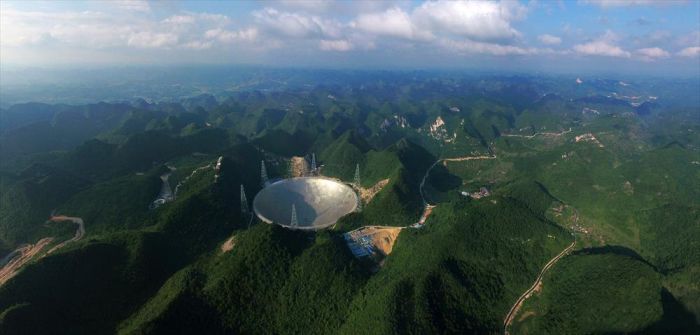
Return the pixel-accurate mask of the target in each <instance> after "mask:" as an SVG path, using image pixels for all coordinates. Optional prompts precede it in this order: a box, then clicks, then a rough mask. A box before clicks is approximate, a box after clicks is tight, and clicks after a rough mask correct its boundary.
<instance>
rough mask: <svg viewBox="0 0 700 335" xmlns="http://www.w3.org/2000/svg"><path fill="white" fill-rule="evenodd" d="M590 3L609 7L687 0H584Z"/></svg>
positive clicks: (669, 3) (682, 1) (660, 3)
mask: <svg viewBox="0 0 700 335" xmlns="http://www.w3.org/2000/svg"><path fill="white" fill-rule="evenodd" d="M580 2H582V3H588V4H592V5H596V6H600V7H603V8H607V7H627V6H655V5H656V6H666V5H674V4H675V5H678V4H684V3H687V2H688V1H687V0H583V1H580Z"/></svg>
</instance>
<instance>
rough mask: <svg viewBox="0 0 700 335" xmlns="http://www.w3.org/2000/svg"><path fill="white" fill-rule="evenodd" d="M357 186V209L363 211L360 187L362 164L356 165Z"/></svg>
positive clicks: (355, 181)
mask: <svg viewBox="0 0 700 335" xmlns="http://www.w3.org/2000/svg"><path fill="white" fill-rule="evenodd" d="M354 183H355V187H356V188H357V211H358V212H362V197H361V196H360V189H361V188H362V184H360V164H357V165H355V180H354Z"/></svg>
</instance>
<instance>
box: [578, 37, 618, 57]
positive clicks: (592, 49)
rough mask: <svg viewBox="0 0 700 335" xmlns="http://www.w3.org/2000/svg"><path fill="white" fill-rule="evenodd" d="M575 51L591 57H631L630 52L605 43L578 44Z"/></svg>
mask: <svg viewBox="0 0 700 335" xmlns="http://www.w3.org/2000/svg"><path fill="white" fill-rule="evenodd" d="M574 51H576V52H578V53H580V54H584V55H591V56H609V57H626V58H629V57H630V53H629V52H628V51H625V50H623V49H622V48H620V47H619V46H617V45H613V44H610V43H609V42H605V41H593V42H588V43H584V44H577V45H574Z"/></svg>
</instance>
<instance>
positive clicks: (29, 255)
mask: <svg viewBox="0 0 700 335" xmlns="http://www.w3.org/2000/svg"><path fill="white" fill-rule="evenodd" d="M49 221H52V222H58V221H72V222H74V223H76V224H77V225H78V228H77V229H76V230H75V235H74V236H73V237H72V238H71V239H68V240H65V241H63V242H61V243H59V244H57V245H55V246H54V247H53V248H51V249H49V251H47V252H46V253H45V254H43V255H40V253H41V251H42V250H43V249H44V247H46V246H48V245H49V244H51V242H53V237H45V238H42V239H41V240H39V241H38V242H37V243H36V244H33V245H32V244H28V245H24V246H21V247H19V248H17V249H16V250H15V251H13V253H14V254H15V256H14V257H12V256H10V257H11V259H10V260H9V261H8V262H7V264H5V266H3V267H2V268H0V286H2V285H3V284H5V283H6V282H7V281H8V280H10V279H11V278H12V277H14V276H15V275H16V274H17V273H18V272H19V270H20V269H21V268H22V267H23V266H24V265H25V264H27V262H29V261H30V260H32V259H33V258H34V256H36V255H40V256H39V258H41V257H44V256H46V255H49V254H51V253H52V252H54V251H56V250H58V249H60V248H62V247H64V246H66V245H67V244H69V243H72V242H75V241H78V240H80V239H81V238H83V236H85V224H84V222H83V219H82V218H79V217H70V216H63V215H59V216H52V217H51V218H49Z"/></svg>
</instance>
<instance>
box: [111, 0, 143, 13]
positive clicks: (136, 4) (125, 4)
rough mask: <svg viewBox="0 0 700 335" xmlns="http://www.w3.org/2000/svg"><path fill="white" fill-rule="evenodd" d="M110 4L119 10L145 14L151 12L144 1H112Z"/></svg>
mask: <svg viewBox="0 0 700 335" xmlns="http://www.w3.org/2000/svg"><path fill="white" fill-rule="evenodd" d="M109 3H110V4H112V5H114V6H116V7H117V8H119V9H123V10H127V11H134V12H143V13H147V12H150V11H151V5H150V4H149V3H148V1H146V0H112V1H110V2H109Z"/></svg>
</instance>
